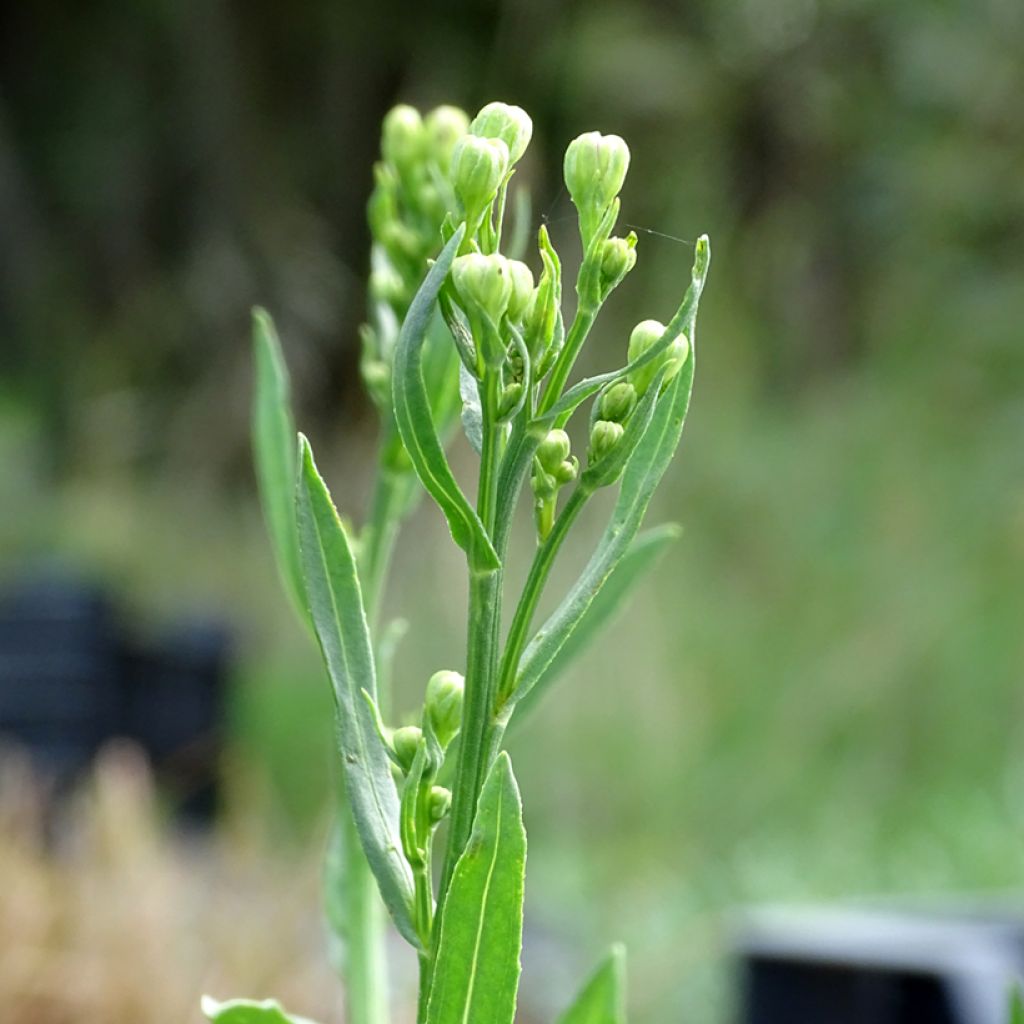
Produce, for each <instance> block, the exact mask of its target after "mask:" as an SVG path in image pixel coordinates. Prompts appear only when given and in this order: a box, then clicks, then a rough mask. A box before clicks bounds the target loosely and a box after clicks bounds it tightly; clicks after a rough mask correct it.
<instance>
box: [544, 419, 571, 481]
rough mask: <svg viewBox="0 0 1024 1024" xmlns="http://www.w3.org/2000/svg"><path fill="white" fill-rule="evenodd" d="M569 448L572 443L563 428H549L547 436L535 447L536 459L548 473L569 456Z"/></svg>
mask: <svg viewBox="0 0 1024 1024" xmlns="http://www.w3.org/2000/svg"><path fill="white" fill-rule="evenodd" d="M571 449H572V443H571V442H570V440H569V435H568V434H567V433H566V432H565V431H564V430H557V429H556V430H549V431H548V433H547V437H545V438H544V440H543V441H541V443H540V444H539V445H538V447H537V461H538V462H540V464H541V466H543V467H544V469H545V470H546V471H547V472H548V473H553V472H554V471H555V470H556V469H557V468H558V466H559V465H561V463H562V462H564V461H565V460H566V459H567V458H569V452H570V451H571Z"/></svg>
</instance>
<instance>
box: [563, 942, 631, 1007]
mask: <svg viewBox="0 0 1024 1024" xmlns="http://www.w3.org/2000/svg"><path fill="white" fill-rule="evenodd" d="M558 1024H626V948H625V947H624V946H621V945H615V946H612V949H611V952H610V953H609V954H608V958H607V959H606V960H605V961H604V963H602V964H601V966H600V967H598V969H597V970H596V971H595V972H594V974H593V975H592V976H591V978H590V980H589V981H588V982H587V984H586V985H585V986H584V987H583V991H582V992H580V994H579V995H578V996H577V997H576V1001H575V1002H574V1003H573V1004H572V1006H570V1007H569V1009H568V1010H566V1011H565V1013H563V1014H562V1016H561V1017H559V1018H558Z"/></svg>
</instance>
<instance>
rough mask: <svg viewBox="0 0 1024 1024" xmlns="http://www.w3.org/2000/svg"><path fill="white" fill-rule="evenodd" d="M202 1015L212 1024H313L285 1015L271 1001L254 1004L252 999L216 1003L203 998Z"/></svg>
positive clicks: (275, 1003) (304, 1019) (273, 1001)
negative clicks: (212, 1023)
mask: <svg viewBox="0 0 1024 1024" xmlns="http://www.w3.org/2000/svg"><path fill="white" fill-rule="evenodd" d="M202 1009H203V1015H204V1016H205V1017H206V1018H207V1019H208V1020H211V1021H213V1022H214V1024H313V1021H311V1020H310V1019H309V1018H308V1017H296V1016H295V1015H294V1014H291V1013H285V1011H284V1010H283V1009H281V1004H280V1003H278V1002H276V1001H275V1000H273V999H265V1000H263V1001H262V1002H256V1001H255V1000H253V999H229V1000H228V1001H227V1002H226V1003H218V1002H217V1000H216V999H211V998H210V997H209V996H203V1005H202Z"/></svg>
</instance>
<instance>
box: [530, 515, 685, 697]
mask: <svg viewBox="0 0 1024 1024" xmlns="http://www.w3.org/2000/svg"><path fill="white" fill-rule="evenodd" d="M681 532H682V531H681V530H680V529H679V527H678V526H677V525H676V524H675V523H665V524H663V525H662V526H655V527H653V528H652V529H650V530H645V531H644V532H643V533H641V534H639V535H638V536H637V537H635V538H634V539H633V542H632V543H631V544H630V545H629V548H628V550H627V551H626V553H625V554H624V555H623V556H622V559H621V560H620V561H619V564H618V565H616V566H615V568H614V569H613V570H612V573H611V575H610V576H609V577H608V581H607V582H606V583H605V585H604V586H603V587H601V589H600V590H599V591H598V592H597V593H596V594H595V595H594V600H593V601H591V603H590V605H589V607H588V608H587V610H586V612H585V613H584V615H583V616H582V618H581V619H580V620H579V622H578V623H577V624H576V628H575V629H574V630H573V631H572V632H571V633H569V635H568V636H567V637H566V638H565V641H564V643H563V644H562V646H561V647H560V648H559V650H558V653H557V654H556V655H555V656H554V658H552V660H551V661H549V662H548V664H547V666H546V667H545V668H544V670H543V671H542V672H541V673H540V674H539V676H538V677H537V679H536V680H535V682H534V684H533V686H532V688H531V689H530V690H529V692H528V694H521V696H520V703H519V705H518V707H517V709H516V713H517V717H518V716H522V715H523V714H524V713H525V712H528V711H529V710H530V709H531V708H533V707H534V706H535V705H536V703H537V702H538V701H539V700H540V698H541V697H542V696H543V694H544V693H545V692H546V691H547V689H548V687H549V686H550V685H551V684H552V683H553V682H554V681H555V680H556V679H557V678H558V677H559V676H561V675H563V674H564V673H565V671H566V670H567V669H568V668H569V666H570V665H571V664H572V662H573V661H575V660H576V658H577V657H579V655H580V654H582V653H583V651H584V650H586V648H587V646H588V645H589V644H590V642H591V641H592V640H593V638H594V637H595V636H597V635H598V634H599V633H600V632H601V631H602V630H603V629H604V628H605V627H606V626H608V625H609V624H610V623H611V622H613V621H614V619H615V617H616V616H617V615H618V614H619V612H621V611H622V610H623V609H624V608H625V606H626V605H627V604H628V603H629V599H630V598H631V597H632V596H633V594H634V592H635V590H636V586H637V584H638V583H639V582H640V581H641V580H642V579H643V578H644V577H645V576H646V574H647V573H648V572H649V571H650V570H651V569H653V568H654V566H655V565H656V564H657V563H658V561H659V559H660V558H661V556H662V555H663V554H664V553H665V551H666V550H667V549H668V547H669V545H670V544H672V543H674V542H675V541H676V540H677V539H678V538H679V535H680V533H681Z"/></svg>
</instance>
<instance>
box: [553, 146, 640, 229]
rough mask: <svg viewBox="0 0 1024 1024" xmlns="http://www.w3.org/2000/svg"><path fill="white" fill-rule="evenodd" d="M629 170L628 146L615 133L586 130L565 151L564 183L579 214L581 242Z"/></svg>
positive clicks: (617, 190) (615, 193)
mask: <svg viewBox="0 0 1024 1024" xmlns="http://www.w3.org/2000/svg"><path fill="white" fill-rule="evenodd" d="M628 169H629V147H628V146H627V145H626V143H625V141H624V140H623V139H621V138H620V137H619V136H618V135H602V134H601V133H600V132H586V133H585V134H583V135H581V136H579V138H577V139H573V141H572V142H570V143H569V148H568V149H567V150H566V151H565V166H564V171H565V186H566V188H567V189H568V190H569V195H570V196H572V201H573V202H574V203H575V204H576V209H577V210H578V211H579V215H580V230H581V232H582V234H583V239H584V242H585V243H586V242H589V241H590V237H591V235H592V234H593V232H594V230H595V229H596V227H597V224H598V221H600V219H601V216H602V214H603V213H604V211H605V210H606V209H607V208H608V204H609V203H611V201H612V200H613V199H614V198H615V197H616V196H617V195H618V194H619V192H620V191H621V190H622V184H623V182H624V181H625V180H626V171H627V170H628Z"/></svg>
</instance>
